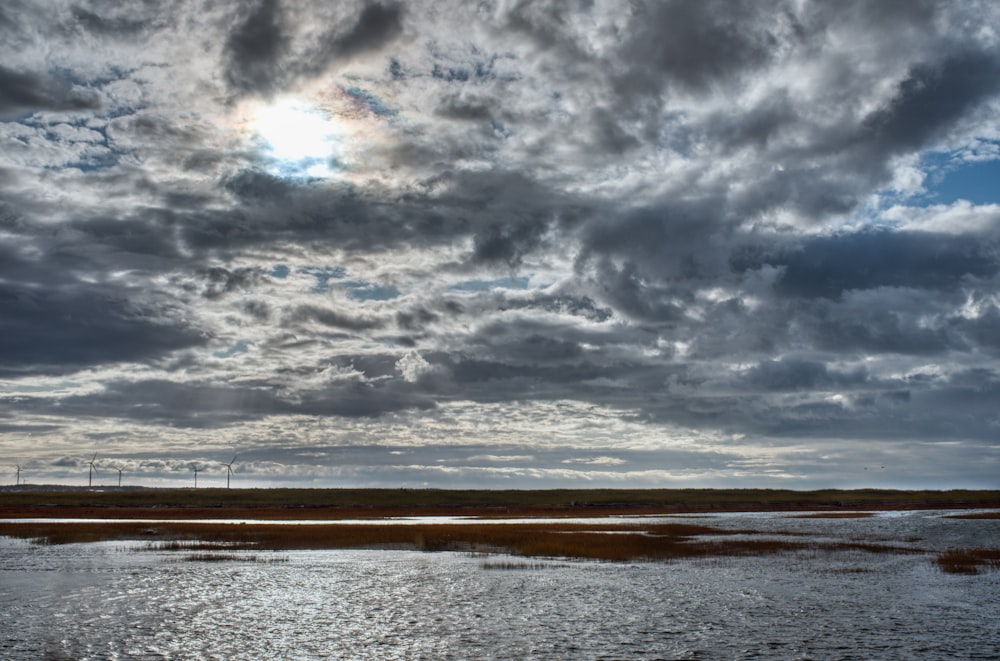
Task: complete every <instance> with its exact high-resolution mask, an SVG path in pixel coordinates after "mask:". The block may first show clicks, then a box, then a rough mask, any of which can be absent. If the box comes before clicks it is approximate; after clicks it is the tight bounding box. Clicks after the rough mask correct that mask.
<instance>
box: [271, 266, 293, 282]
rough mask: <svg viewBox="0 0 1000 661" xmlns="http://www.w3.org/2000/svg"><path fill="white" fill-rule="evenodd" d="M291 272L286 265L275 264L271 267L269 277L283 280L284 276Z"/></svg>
mask: <svg viewBox="0 0 1000 661" xmlns="http://www.w3.org/2000/svg"><path fill="white" fill-rule="evenodd" d="M291 272H292V270H291V269H290V268H288V266H286V265H285V264H275V265H274V268H272V269H271V277H272V278H278V279H279V280H284V279H285V278H287V277H288V274H289V273H291Z"/></svg>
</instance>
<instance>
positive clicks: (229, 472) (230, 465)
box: [222, 454, 239, 489]
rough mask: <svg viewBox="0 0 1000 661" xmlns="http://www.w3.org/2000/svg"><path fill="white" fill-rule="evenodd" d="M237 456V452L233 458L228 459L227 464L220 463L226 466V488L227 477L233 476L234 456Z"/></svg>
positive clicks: (227, 486) (227, 485)
mask: <svg viewBox="0 0 1000 661" xmlns="http://www.w3.org/2000/svg"><path fill="white" fill-rule="evenodd" d="M238 456H239V455H238V454H234V455H233V458H232V459H230V460H229V463H228V464H222V465H223V466H225V467H226V488H227V489H228V488H229V478H231V477H232V476H233V464H234V463H236V457H238Z"/></svg>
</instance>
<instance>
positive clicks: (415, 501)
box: [0, 487, 1000, 521]
mask: <svg viewBox="0 0 1000 661" xmlns="http://www.w3.org/2000/svg"><path fill="white" fill-rule="evenodd" d="M930 509H955V510H966V509H1000V491H987V490H951V491H898V490H886V489H855V490H832V489H827V490H819V491H793V490H772V489H648V490H642V489H636V490H628V489H592V490H587V489H575V490H524V491H519V490H509V491H490V490H438V489H214V488H211V489H148V488H143V489H138V488H128V487H126V488H122V489H117V488H107V487H103V488H94V489H67V488H52V489H44V488H37V487H32V488H30V489H22V488H15V489H6V490H2V491H0V518H3V519H18V518H32V519H39V518H51V519H74V518H76V519H206V520H212V519H256V520H262V521H267V520H276V521H280V520H293V519H301V520H330V521H336V520H340V519H385V518H399V517H419V516H463V517H476V518H482V519H504V518H577V517H588V518H594V517H610V516H626V515H631V516H655V515H666V514H691V515H701V514H707V513H713V512H714V513H723V512H819V513H823V512H829V513H838V512H851V511H893V510H896V511H903V510H930Z"/></svg>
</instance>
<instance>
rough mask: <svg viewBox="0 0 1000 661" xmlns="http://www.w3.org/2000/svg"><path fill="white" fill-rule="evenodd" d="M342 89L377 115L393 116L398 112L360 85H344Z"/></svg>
mask: <svg viewBox="0 0 1000 661" xmlns="http://www.w3.org/2000/svg"><path fill="white" fill-rule="evenodd" d="M343 90H344V93H345V94H347V95H348V96H349V97H351V98H352V99H354V100H355V101H358V102H359V103H361V104H362V105H364V106H365V107H366V108H368V110H370V111H371V112H372V114H374V115H378V116H379V117H395V116H396V115H398V114H399V112H398V111H397V110H396V109H395V108H391V107H389V106H388V105H387V104H386V103H385V101H383V100H382V99H380V98H378V97H377V96H375V95H374V94H372V93H371V92H369V91H368V90H365V89H362V88H360V87H345V88H343Z"/></svg>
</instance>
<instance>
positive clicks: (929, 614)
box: [0, 512, 1000, 659]
mask: <svg viewBox="0 0 1000 661" xmlns="http://www.w3.org/2000/svg"><path fill="white" fill-rule="evenodd" d="M941 514H942V513H939V512H907V513H902V514H894V515H891V516H890V515H885V516H876V517H872V518H864V519H798V518H791V517H789V515H787V514H781V515H779V514H753V515H746V514H743V515H715V516H710V517H704V522H707V523H710V524H712V525H716V526H719V527H728V528H739V529H745V528H748V527H751V528H755V529H761V530H772V531H798V532H810V533H815V534H821V535H823V536H829V537H830V538H837V539H845V538H850V539H873V538H874V539H884V540H900V539H907V540H909V541H908V542H907V544H910V545H912V546H914V547H921V548H926V549H945V548H949V547H952V546H993V547H997V546H1000V521H997V520H960V519H949V518H945V517H943V516H941ZM698 521H699V522H702V520H701V519H698ZM227 555H231V556H234V557H239V558H241V559H240V560H235V561H226V562H205V561H192V560H190V559H188V558H190V556H191V553H189V552H178V551H171V552H164V551H152V550H148V549H143V547H142V546H140V545H138V543H119V542H116V543H99V544H71V545H65V546H42V547H39V546H33V545H31V544H28V543H27V542H23V541H19V540H13V539H4V538H0V613H2V616H0V618H2V622H3V626H2V628H0V658H4V659H39V658H50V659H59V658H66V659H165V658H169V659H269V658H271V659H319V658H346V659H473V658H480V659H615V658H624V659H656V658H692V659H693V658H699V659H715V658H725V659H730V658H741V659H742V658H762V659H763V658H766V659H802V658H822V659H828V658H838V659H870V658H879V659H952V658H954V659H973V658H982V659H987V658H998V657H1000V637H998V636H997V635H996V631H997V629H998V626H1000V615H998V613H1000V572H993V573H987V574H982V575H977V576H962V575H951V574H944V573H942V572H940V571H939V570H938V569H937V568H936V566H935V565H934V563H933V562H932V561H931V558H932V556H931V555H929V554H916V555H909V554H870V553H865V552H860V551H850V552H835V553H826V552H815V551H806V552H796V553H789V554H783V555H779V556H770V557H757V558H718V559H703V560H695V561H681V562H671V563H628V564H613V563H604V562H585V561H566V560H543V561H536V560H530V561H528V560H525V559H522V558H513V557H509V556H499V557H498V556H491V557H490V558H483V557H481V556H475V555H471V554H466V553H421V552H415V551H371V550H337V551H294V552H282V553H272V552H259V551H250V552H247V551H238V552H233V553H228V552H227ZM504 562H506V563H509V564H514V565H518V564H524V565H526V564H528V563H530V565H531V568H530V569H519V570H500V569H490V568H487V567H491V566H496V565H497V564H501V565H502V564H503V563H504Z"/></svg>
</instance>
